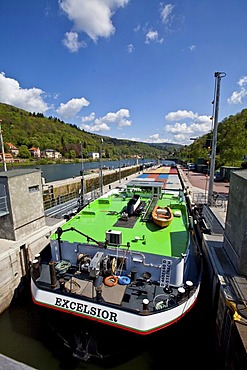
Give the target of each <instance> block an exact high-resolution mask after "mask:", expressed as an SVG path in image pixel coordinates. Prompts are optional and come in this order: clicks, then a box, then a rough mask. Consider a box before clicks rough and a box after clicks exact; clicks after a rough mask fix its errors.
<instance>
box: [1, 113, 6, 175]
mask: <svg viewBox="0 0 247 370" xmlns="http://www.w3.org/2000/svg"><path fill="white" fill-rule="evenodd" d="M1 123H2V120H1V119H0V141H1V149H2V158H3V168H4V171H5V172H6V171H7V165H6V162H5V153H4V144H3V135H2V128H1Z"/></svg>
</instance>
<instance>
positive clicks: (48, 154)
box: [41, 149, 62, 159]
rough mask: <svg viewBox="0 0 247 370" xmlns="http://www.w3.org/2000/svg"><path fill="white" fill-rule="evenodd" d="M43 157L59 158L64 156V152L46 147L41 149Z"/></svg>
mask: <svg viewBox="0 0 247 370" xmlns="http://www.w3.org/2000/svg"><path fill="white" fill-rule="evenodd" d="M41 157H42V158H48V159H59V158H61V157H62V154H61V153H59V152H57V151H56V150H54V149H44V150H42V151H41Z"/></svg>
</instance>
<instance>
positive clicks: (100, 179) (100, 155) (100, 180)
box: [99, 139, 103, 195]
mask: <svg viewBox="0 0 247 370" xmlns="http://www.w3.org/2000/svg"><path fill="white" fill-rule="evenodd" d="M102 145H103V139H101V141H100V148H99V163H100V171H99V172H100V177H99V182H100V195H103V175H102Z"/></svg>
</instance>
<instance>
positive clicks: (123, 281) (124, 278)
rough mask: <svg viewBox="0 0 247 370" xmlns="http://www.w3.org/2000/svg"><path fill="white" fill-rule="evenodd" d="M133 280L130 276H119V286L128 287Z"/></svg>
mask: <svg viewBox="0 0 247 370" xmlns="http://www.w3.org/2000/svg"><path fill="white" fill-rule="evenodd" d="M130 282H131V280H130V278H129V277H128V276H119V278H118V284H120V285H128V284H130Z"/></svg>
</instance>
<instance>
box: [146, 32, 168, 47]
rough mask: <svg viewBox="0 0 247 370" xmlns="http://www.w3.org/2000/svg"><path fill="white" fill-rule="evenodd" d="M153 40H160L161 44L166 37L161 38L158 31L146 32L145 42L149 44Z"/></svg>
mask: <svg viewBox="0 0 247 370" xmlns="http://www.w3.org/2000/svg"><path fill="white" fill-rule="evenodd" d="M151 41H153V42H154V41H155V42H159V43H160V44H162V43H163V41H164V39H163V38H161V39H159V34H158V32H157V31H152V30H150V31H148V33H147V34H146V40H145V44H149V43H150V42H151Z"/></svg>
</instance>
